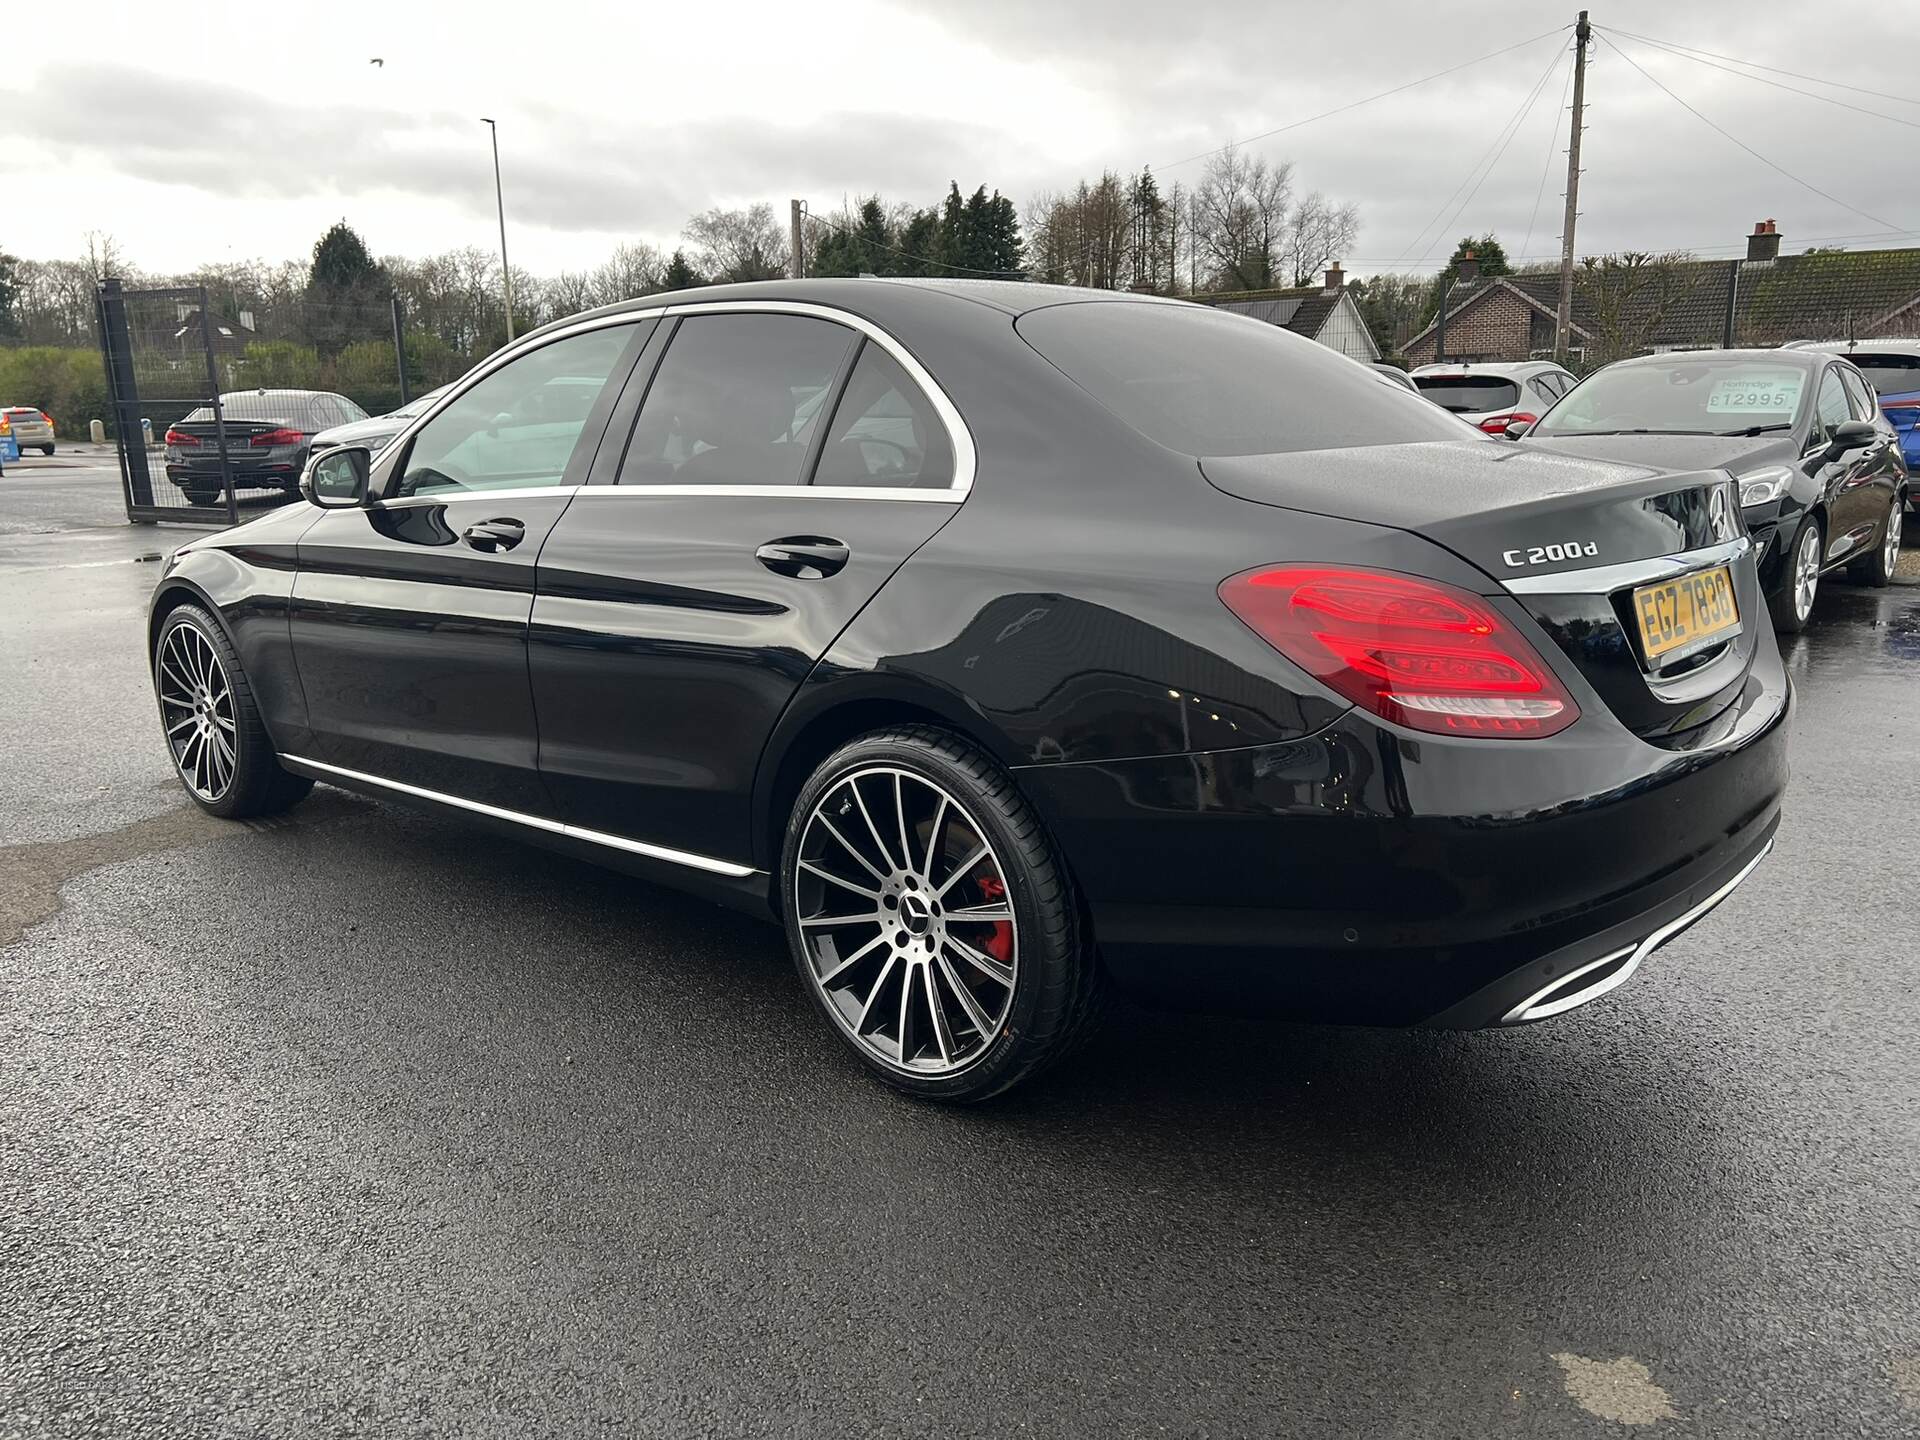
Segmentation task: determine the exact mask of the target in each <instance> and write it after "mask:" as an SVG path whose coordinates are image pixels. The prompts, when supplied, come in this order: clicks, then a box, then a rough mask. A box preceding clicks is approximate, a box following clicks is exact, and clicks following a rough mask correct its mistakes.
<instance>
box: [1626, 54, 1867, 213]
mask: <svg viewBox="0 0 1920 1440" xmlns="http://www.w3.org/2000/svg"><path fill="white" fill-rule="evenodd" d="M1600 38H1601V39H1602V40H1604V41H1606V42H1607V48H1608V49H1609V50H1611V51H1613V53H1614V54H1616V55H1618V56H1619V57H1620V58H1621V59H1622V60H1624V61H1626V62H1627V64H1629V65H1631V66H1633V68H1634V69H1635V70H1638V71H1639V72H1640V74H1641V77H1642V78H1643V79H1645V80H1646V81H1647V82H1648V83H1649V84H1651V85H1653V86H1655V87H1657V88H1658V89H1659V90H1660V91H1661V92H1662V93H1664V94H1665V95H1666V97H1667V98H1668V99H1669V100H1671V101H1673V102H1674V104H1676V105H1678V106H1679V107H1680V108H1681V109H1683V110H1685V111H1686V112H1687V113H1688V114H1689V115H1692V116H1693V117H1694V118H1695V119H1696V120H1698V121H1699V122H1700V123H1701V124H1703V125H1705V126H1707V127H1708V128H1709V129H1710V130H1713V131H1714V132H1715V133H1716V134H1718V135H1720V136H1721V137H1723V138H1724V139H1727V140H1731V141H1732V142H1733V143H1734V144H1735V145H1738V146H1739V147H1740V148H1741V149H1742V150H1744V151H1746V152H1747V154H1749V155H1751V156H1753V158H1754V159H1756V160H1758V161H1759V162H1760V163H1761V164H1763V165H1765V166H1766V167H1767V168H1768V169H1770V170H1773V171H1776V172H1778V173H1779V174H1781V175H1784V176H1786V178H1787V179H1789V180H1791V181H1793V183H1794V184H1796V185H1798V186H1800V187H1801V188H1802V189H1803V190H1810V191H1812V192H1813V193H1814V194H1815V195H1818V196H1819V197H1820V198H1821V199H1822V200H1825V201H1828V202H1829V203H1831V204H1834V205H1838V206H1839V207H1840V208H1841V209H1842V210H1845V211H1848V212H1849V213H1851V214H1854V215H1858V216H1860V217H1861V218H1862V219H1865V220H1871V221H1873V223H1874V224H1876V225H1878V226H1879V227H1880V228H1881V229H1882V230H1898V228H1899V227H1898V226H1895V225H1890V224H1888V223H1887V222H1886V221H1885V220H1882V219H1881V218H1880V217H1879V216H1878V215H1874V214H1870V213H1868V212H1867V211H1865V210H1862V209H1860V208H1859V207H1858V206H1856V205H1849V204H1847V202H1846V201H1844V200H1842V199H1841V198H1840V197H1839V196H1838V195H1830V194H1828V193H1827V192H1826V191H1825V190H1822V189H1821V188H1820V187H1819V186H1818V185H1815V184H1814V183H1813V182H1812V181H1810V180H1802V179H1801V178H1800V177H1799V176H1798V175H1796V174H1794V173H1793V172H1792V171H1791V170H1789V169H1787V167H1786V166H1784V165H1782V164H1780V163H1779V162H1778V161H1776V160H1770V159H1768V158H1767V157H1766V156H1765V155H1762V154H1761V153H1760V152H1759V151H1758V150H1756V149H1754V148H1753V147H1752V146H1751V145H1749V144H1747V142H1746V141H1744V140H1742V139H1741V138H1740V137H1739V136H1737V135H1735V134H1733V133H1732V132H1730V131H1728V130H1724V129H1722V128H1721V127H1720V126H1718V125H1716V124H1715V123H1714V122H1713V121H1711V120H1709V119H1708V118H1707V117H1706V116H1705V115H1703V114H1701V113H1700V112H1699V111H1698V110H1696V109H1694V108H1693V106H1691V105H1689V104H1688V103H1687V102H1686V101H1685V100H1682V99H1681V98H1680V97H1679V96H1678V95H1676V94H1674V93H1673V91H1672V90H1670V89H1668V88H1667V86H1666V85H1665V84H1663V83H1662V82H1661V81H1659V80H1657V79H1655V78H1654V76H1652V75H1650V74H1648V73H1647V71H1646V69H1645V68H1644V67H1643V66H1642V65H1641V64H1640V62H1639V61H1637V60H1635V59H1634V58H1633V57H1632V56H1631V55H1629V54H1628V53H1627V52H1626V51H1625V50H1622V49H1621V48H1620V46H1619V45H1618V43H1616V42H1615V40H1614V38H1613V37H1612V36H1611V35H1608V34H1605V33H1604V32H1603V33H1602V34H1601V36H1600Z"/></svg>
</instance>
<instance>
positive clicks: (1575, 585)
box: [1500, 535, 1753, 595]
mask: <svg viewBox="0 0 1920 1440" xmlns="http://www.w3.org/2000/svg"><path fill="white" fill-rule="evenodd" d="M1752 548H1753V541H1752V540H1751V539H1749V538H1748V537H1747V536H1745V535H1738V536H1735V537H1734V538H1733V539H1731V540H1728V541H1727V542H1725V543H1724V544H1721V545H1708V546H1706V547H1705V548H1703V549H1700V550H1687V551H1683V552H1682V553H1680V554H1678V555H1656V556H1654V557H1653V558H1652V559H1649V560H1627V561H1623V562H1622V563H1621V564H1618V565H1596V566H1593V567H1592V568H1591V569H1587V570H1561V571H1557V572H1555V573H1554V574H1552V575H1511V576H1508V577H1506V578H1505V579H1503V580H1501V582H1500V583H1501V584H1502V585H1503V586H1505V587H1506V589H1507V590H1508V591H1509V592H1510V593H1512V594H1514V595H1606V594H1610V593H1612V592H1613V591H1615V590H1618V589H1621V588H1622V587H1623V586H1627V585H1645V584H1647V583H1648V582H1649V581H1653V580H1671V579H1673V578H1674V577H1675V576H1676V575H1686V574H1690V573H1691V572H1693V571H1695V570H1704V569H1705V568H1706V567H1707V566H1709V565H1726V564H1729V563H1731V562H1732V561H1735V560H1738V559H1739V558H1740V557H1741V556H1742V555H1744V554H1746V553H1747V551H1749V550H1751V549H1752Z"/></svg>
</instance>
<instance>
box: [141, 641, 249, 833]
mask: <svg viewBox="0 0 1920 1440" xmlns="http://www.w3.org/2000/svg"><path fill="white" fill-rule="evenodd" d="M157 668H158V672H159V673H158V675H157V676H156V680H157V686H156V688H157V689H158V691H159V695H160V719H161V723H162V724H163V725H165V727H166V733H167V748H168V749H169V750H170V751H172V753H173V764H174V768H175V769H177V770H178V771H179V772H180V778H181V780H183V781H184V782H185V783H186V786H187V788H188V789H189V790H191V791H193V793H194V794H195V795H197V796H199V797H200V799H202V800H204V801H207V802H208V803H212V802H213V801H216V800H218V799H220V797H221V796H223V795H225V794H226V793H227V791H228V790H229V789H230V788H231V787H232V785H233V772H234V766H235V763H236V758H237V754H238V750H237V744H236V739H235V736H236V732H235V728H234V717H233V684H232V682H231V681H230V680H229V679H228V678H227V671H226V667H225V666H224V665H222V664H221V663H220V657H219V655H218V654H217V653H215V651H214V648H213V642H212V641H210V640H209V639H207V637H206V636H205V635H203V634H201V633H200V631H199V630H198V629H197V628H195V627H194V626H192V625H175V626H174V627H173V629H171V630H169V631H168V632H167V637H166V639H165V640H163V641H162V642H161V643H160V657H159V664H158V667H157Z"/></svg>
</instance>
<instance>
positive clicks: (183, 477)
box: [165, 390, 367, 505]
mask: <svg viewBox="0 0 1920 1440" xmlns="http://www.w3.org/2000/svg"><path fill="white" fill-rule="evenodd" d="M220 412H221V419H222V420H223V421H224V422H225V426H226V437H227V463H228V466H229V468H230V469H231V470H232V472H233V488H234V489H235V490H263V489H264V490H283V491H285V492H286V493H287V494H289V495H291V494H294V493H296V492H297V490H298V488H299V484H300V472H301V471H302V470H304V469H305V468H306V463H307V457H308V454H309V453H310V450H311V447H312V444H313V437H314V436H315V435H316V434H318V433H319V432H320V431H322V430H326V429H329V428H330V427H332V426H335V425H345V424H348V423H349V422H351V421H355V420H365V419H366V418H367V412H366V411H364V410H362V409H361V408H360V407H359V406H358V405H356V404H354V403H353V401H351V400H349V399H347V397H346V396H344V395H335V394H334V393H332V392H331V391H328V390H236V391H234V392H233V393H232V394H229V395H222V396H221V397H220ZM165 443H166V467H167V479H169V480H171V481H172V482H173V483H174V484H175V485H178V486H179V487H180V490H181V493H183V494H184V495H185V496H186V497H187V499H188V500H189V501H190V502H192V503H193V504H195V505H217V504H220V503H221V500H222V492H221V480H220V442H219V428H218V427H217V426H216V424H215V422H214V415H213V407H212V406H209V405H202V406H201V407H200V408H199V409H198V410H195V411H193V412H191V413H190V414H188V415H187V417H186V418H185V419H183V420H180V421H178V422H176V423H175V424H173V425H171V426H169V427H168V429H167V432H166V437H165Z"/></svg>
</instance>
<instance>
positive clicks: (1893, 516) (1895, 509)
mask: <svg viewBox="0 0 1920 1440" xmlns="http://www.w3.org/2000/svg"><path fill="white" fill-rule="evenodd" d="M1906 508H1907V502H1906V500H1905V498H1904V497H1902V496H1898V495H1896V496H1895V497H1894V498H1893V500H1892V501H1891V502H1890V503H1889V504H1888V506H1887V517H1886V519H1885V521H1883V522H1882V524H1881V526H1880V543H1879V544H1878V545H1876V546H1874V547H1873V550H1872V552H1871V553H1869V554H1867V555H1863V556H1861V557H1860V558H1859V559H1858V560H1856V561H1854V562H1853V564H1851V565H1849V566H1848V567H1847V578H1848V579H1849V580H1852V581H1853V582H1854V583H1855V584H1856V585H1871V586H1873V588H1874V589H1876V590H1879V589H1883V588H1885V587H1886V586H1888V585H1891V584H1892V583H1893V576H1894V572H1895V571H1896V570H1898V569H1899V568H1900V531H1901V528H1902V525H1903V523H1904V520H1905V514H1904V512H1905V510H1906Z"/></svg>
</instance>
